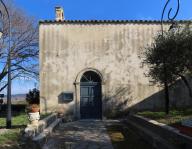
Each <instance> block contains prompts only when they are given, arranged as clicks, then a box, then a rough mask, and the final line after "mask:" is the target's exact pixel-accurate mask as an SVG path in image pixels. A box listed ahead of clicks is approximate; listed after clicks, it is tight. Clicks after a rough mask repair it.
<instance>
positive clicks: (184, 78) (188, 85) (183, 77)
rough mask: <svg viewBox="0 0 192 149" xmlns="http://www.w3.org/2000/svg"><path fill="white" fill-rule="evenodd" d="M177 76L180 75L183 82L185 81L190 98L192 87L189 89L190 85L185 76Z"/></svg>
mask: <svg viewBox="0 0 192 149" xmlns="http://www.w3.org/2000/svg"><path fill="white" fill-rule="evenodd" d="M179 76H180V77H181V79H182V80H183V82H184V83H185V85H186V87H187V89H188V91H189V96H190V97H191V98H192V89H191V86H190V84H189V82H188V80H187V78H186V77H185V76H183V75H179Z"/></svg>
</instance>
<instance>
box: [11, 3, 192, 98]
mask: <svg viewBox="0 0 192 149" xmlns="http://www.w3.org/2000/svg"><path fill="white" fill-rule="evenodd" d="M13 2H14V3H15V5H16V6H17V7H19V8H21V9H23V10H24V12H25V13H26V14H27V15H30V16H33V17H35V18H36V19H37V20H45V19H54V17H55V13H54V7H55V6H62V7H63V8H64V13H65V18H66V19H68V20H90V19H93V20H96V19H101V20H103V19H106V20H118V19H119V20H131V19H132V20H141V19H145V20H159V19H160V17H161V12H162V9H163V6H164V4H165V2H166V0H13ZM170 7H173V11H174V10H175V8H176V0H171V2H170V5H169V8H170ZM177 19H192V0H181V7H180V11H179V15H178V17H177ZM34 86H35V83H34V81H33V80H16V81H14V82H13V87H12V91H13V94H17V93H26V92H27V91H28V90H29V89H30V88H33V87H34Z"/></svg>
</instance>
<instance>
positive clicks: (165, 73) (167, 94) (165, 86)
mask: <svg viewBox="0 0 192 149" xmlns="http://www.w3.org/2000/svg"><path fill="white" fill-rule="evenodd" d="M164 75H165V78H164V79H165V80H164V88H165V113H166V114H167V115H168V114H169V86H168V82H167V69H166V66H165V63H164Z"/></svg>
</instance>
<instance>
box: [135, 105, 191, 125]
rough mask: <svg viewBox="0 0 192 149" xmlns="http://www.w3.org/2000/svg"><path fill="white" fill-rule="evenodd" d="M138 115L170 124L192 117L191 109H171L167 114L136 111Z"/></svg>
mask: <svg viewBox="0 0 192 149" xmlns="http://www.w3.org/2000/svg"><path fill="white" fill-rule="evenodd" d="M137 114H138V115H140V116H143V117H147V118H150V119H153V120H156V121H158V122H160V123H164V124H168V125H172V124H176V123H180V122H181V121H182V120H185V119H189V118H192V109H184V110H171V111H170V113H169V114H168V115H166V113H165V112H151V111H144V112H138V113H137Z"/></svg>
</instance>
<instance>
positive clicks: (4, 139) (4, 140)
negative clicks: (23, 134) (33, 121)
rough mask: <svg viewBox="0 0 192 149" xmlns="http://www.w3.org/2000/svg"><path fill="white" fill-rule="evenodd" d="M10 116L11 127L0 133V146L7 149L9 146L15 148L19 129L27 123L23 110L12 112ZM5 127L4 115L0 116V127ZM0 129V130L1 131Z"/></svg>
mask: <svg viewBox="0 0 192 149" xmlns="http://www.w3.org/2000/svg"><path fill="white" fill-rule="evenodd" d="M13 114H14V116H13V117H12V129H10V130H6V131H5V132H4V133H2V134H0V148H2V149H7V148H8V149H9V148H12V147H13V148H17V147H16V146H17V145H18V142H19V138H20V131H21V129H24V128H25V127H26V125H27V124H28V123H29V121H28V118H27V114H26V113H24V112H21V113H13ZM5 127H6V117H3V118H2V117H1V118H0V128H1V129H4V128H5ZM1 129H0V131H1ZM5 146H9V147H5Z"/></svg>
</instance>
